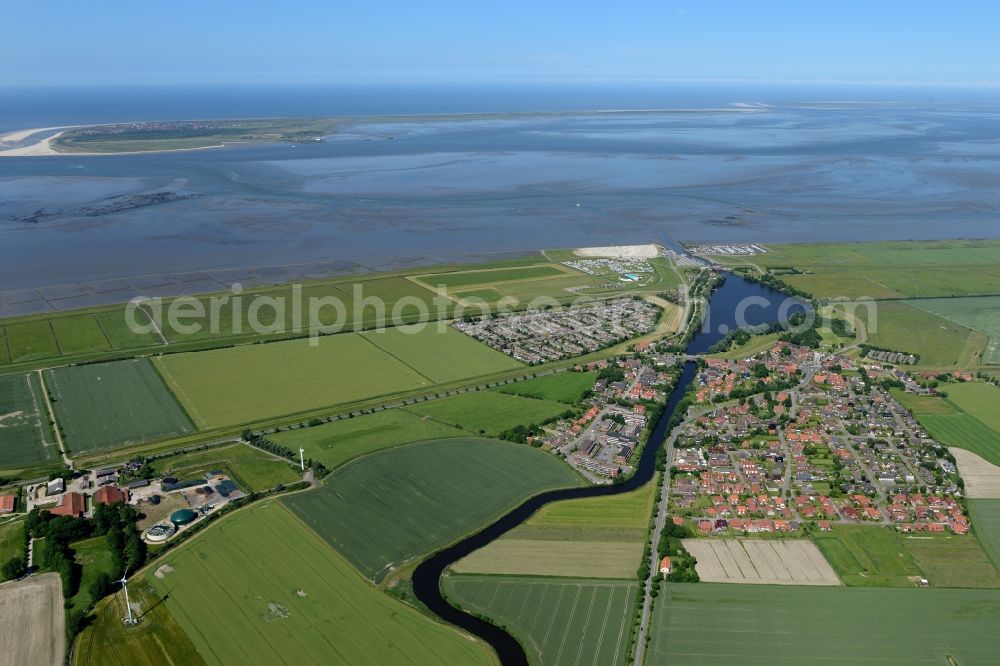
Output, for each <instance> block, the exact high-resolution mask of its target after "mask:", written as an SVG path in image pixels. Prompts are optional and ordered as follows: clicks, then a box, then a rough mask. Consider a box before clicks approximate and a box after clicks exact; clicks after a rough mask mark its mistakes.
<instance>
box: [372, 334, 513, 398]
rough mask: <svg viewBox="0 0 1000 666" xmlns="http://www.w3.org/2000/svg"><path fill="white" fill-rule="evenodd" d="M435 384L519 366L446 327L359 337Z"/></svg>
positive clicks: (505, 356)
mask: <svg viewBox="0 0 1000 666" xmlns="http://www.w3.org/2000/svg"><path fill="white" fill-rule="evenodd" d="M361 335H362V336H363V337H364V338H365V339H366V340H367V341H368V342H370V343H372V344H373V345H375V346H376V347H377V348H379V349H381V350H382V351H384V352H385V353H386V354H389V355H390V356H392V357H393V358H395V359H398V360H399V361H400V362H402V363H404V364H406V365H407V366H408V367H410V368H412V369H413V370H415V371H416V372H418V373H420V375H421V376H423V377H426V378H427V379H429V380H430V381H432V382H434V383H436V384H444V383H447V382H452V381H456V380H459V379H466V378H469V377H478V376H480V375H488V374H494V373H497V372H503V371H505V370H513V369H515V368H519V367H521V363H519V362H518V361H515V360H514V359H512V358H510V357H509V356H507V355H506V354H503V353H501V352H498V351H497V350H495V349H492V348H490V347H488V346H486V345H484V344H483V343H481V342H479V341H477V340H474V339H472V338H470V337H469V336H467V335H466V334H465V333H462V332H461V331H458V330H456V329H454V328H452V327H450V326H443V327H442V328H440V329H439V328H438V326H437V325H434V324H431V325H427V326H414V327H409V326H400V327H395V328H383V329H379V330H377V331H368V332H366V333H362V334H361Z"/></svg>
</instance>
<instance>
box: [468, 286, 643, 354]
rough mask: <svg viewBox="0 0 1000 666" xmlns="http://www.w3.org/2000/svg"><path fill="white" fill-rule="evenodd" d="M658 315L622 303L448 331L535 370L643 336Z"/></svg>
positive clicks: (639, 303)
mask: <svg viewBox="0 0 1000 666" xmlns="http://www.w3.org/2000/svg"><path fill="white" fill-rule="evenodd" d="M659 315H660V310H659V308H657V307H656V306H655V305H652V304H651V303H647V302H646V301H643V300H637V299H625V300H618V301H611V302H607V303H601V304H598V305H589V306H584V307H578V308H571V309H565V310H556V309H551V310H543V311H529V312H525V313H523V314H509V315H501V316H496V317H484V318H482V319H476V320H474V321H462V322H455V323H454V324H453V325H454V327H455V328H457V329H458V330H460V331H462V332H463V333H465V334H466V335H469V336H471V337H473V338H475V339H476V340H479V341H480V342H482V343H484V344H487V345H489V346H490V347H493V348H494V349H497V350H499V351H502V352H503V353H505V354H507V355H508V356H512V357H513V358H515V359H517V360H519V361H521V362H523V363H527V364H529V365H536V364H538V363H545V362H548V361H558V360H562V359H566V358H572V357H574V356H581V355H583V354H587V353H590V352H594V351H598V350H600V349H604V348H606V347H610V346H611V345H613V344H616V343H619V342H623V341H624V340H628V339H629V338H634V337H636V336H639V335H642V334H644V333H648V332H649V331H651V330H653V327H654V326H656V321H657V319H658V318H659Z"/></svg>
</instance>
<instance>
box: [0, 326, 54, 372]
mask: <svg viewBox="0 0 1000 666" xmlns="http://www.w3.org/2000/svg"><path fill="white" fill-rule="evenodd" d="M7 348H8V349H9V350H10V360H11V362H13V363H17V362H18V361H32V360H36V359H42V358H51V357H53V356H58V355H59V347H58V346H56V339H55V336H53V335H52V328H51V326H49V322H48V321H47V320H43V321H33V322H26V323H23V324H11V325H9V326H7Z"/></svg>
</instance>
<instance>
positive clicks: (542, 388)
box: [492, 372, 597, 404]
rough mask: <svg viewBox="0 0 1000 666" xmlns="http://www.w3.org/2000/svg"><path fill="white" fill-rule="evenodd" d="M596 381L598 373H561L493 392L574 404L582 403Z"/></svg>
mask: <svg viewBox="0 0 1000 666" xmlns="http://www.w3.org/2000/svg"><path fill="white" fill-rule="evenodd" d="M596 381H597V373H594V372H560V373H558V374H555V375H546V376H544V377H538V378H536V379H529V380H527V381H523V382H517V383H515V384H508V385H506V386H501V387H499V388H496V389H492V390H494V391H499V392H501V393H510V394H511V395H524V396H529V397H532V398H538V399H540V400H556V401H558V402H566V403H570V404H574V403H577V402H579V401H580V398H582V397H583V394H584V393H585V392H587V391H589V390H590V389H592V388H593V387H594V383H595V382H596Z"/></svg>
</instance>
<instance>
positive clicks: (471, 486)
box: [282, 438, 582, 582]
mask: <svg viewBox="0 0 1000 666" xmlns="http://www.w3.org/2000/svg"><path fill="white" fill-rule="evenodd" d="M581 484H582V481H581V480H580V478H579V477H578V476H577V475H576V474H575V473H574V472H573V471H572V469H571V468H570V467H569V466H568V465H566V464H565V463H563V462H562V461H560V460H557V459H556V458H554V457H553V456H551V455H549V454H546V453H543V452H541V451H539V450H538V449H534V448H532V447H530V446H524V445H521V444H511V443H508V442H500V441H496V440H488V439H473V438H462V439H447V440H439V441H431V442H423V443H420V444H413V445H410V446H403V447H398V448H395V449H389V450H385V451H379V452H377V453H373V454H371V455H368V456H365V457H363V458H360V459H358V460H355V461H353V462H351V463H350V464H347V465H344V466H343V467H341V468H340V469H338V470H337V471H335V472H334V473H333V474H331V475H330V476H328V477H327V478H326V480H325V482H324V484H323V486H322V487H321V488H318V489H316V490H312V491H309V492H304V493H297V494H295V495H291V496H289V497H287V498H285V499H283V500H282V502H283V503H285V504H286V505H287V506H288V507H289V508H291V509H292V510H293V512H294V513H295V514H296V515H298V516H299V517H300V518H301V519H302V520H303V522H305V523H306V525H308V526H310V527H311V528H313V529H314V530H316V532H317V533H318V534H319V535H320V536H321V537H323V539H325V540H326V541H327V542H329V543H330V544H331V545H332V546H333V547H335V548H336V549H337V550H338V551H339V552H340V553H341V554H343V555H344V557H345V558H346V559H347V560H348V561H349V562H351V564H353V565H354V566H355V567H357V569H358V570H359V571H361V573H362V574H364V575H365V577H367V578H370V579H372V580H375V581H376V582H378V581H381V580H382V579H383V578H384V577H385V576H386V575H387V574H388V573H390V572H391V571H392V570H393V569H395V568H398V567H399V566H400V565H402V564H404V563H406V562H408V561H410V560H412V559H413V558H415V557H418V556H420V555H422V554H424V553H427V552H429V551H431V550H433V549H435V548H438V547H441V546H444V545H446V544H449V543H451V542H452V541H454V540H456V539H458V538H459V537H461V536H462V535H464V534H465V533H467V532H469V531H470V530H472V529H474V528H476V527H478V526H480V525H482V524H483V523H486V522H488V521H489V520H490V519H492V518H495V517H497V516H498V515H499V514H501V513H502V512H504V511H505V510H508V509H510V508H513V507H514V506H515V505H517V504H518V503H520V502H521V501H523V500H524V499H526V498H527V497H529V496H531V495H535V494H537V493H540V492H542V491H545V490H551V489H555V488H567V487H572V486H578V485H581Z"/></svg>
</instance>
